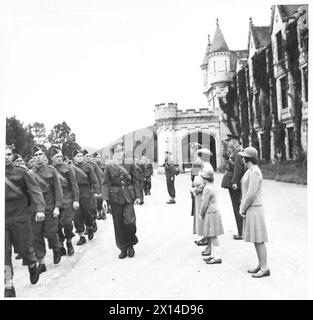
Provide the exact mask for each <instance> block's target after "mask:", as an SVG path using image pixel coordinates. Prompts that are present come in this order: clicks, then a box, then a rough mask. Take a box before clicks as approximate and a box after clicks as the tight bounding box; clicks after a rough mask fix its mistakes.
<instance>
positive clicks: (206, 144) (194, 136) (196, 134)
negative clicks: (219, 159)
mask: <svg viewBox="0 0 313 320" xmlns="http://www.w3.org/2000/svg"><path fill="white" fill-rule="evenodd" d="M192 142H196V143H199V144H201V145H202V147H203V148H207V149H209V150H210V151H211V152H212V156H211V157H210V163H211V165H212V167H213V168H214V170H216V165H217V164H216V141H215V138H214V136H213V135H212V134H210V133H207V132H204V131H201V130H197V131H193V132H190V133H188V134H186V135H185V136H184V137H183V138H182V141H181V150H182V165H183V168H190V167H191V165H192V162H193V160H194V154H193V152H192V149H191V148H190V143H192Z"/></svg>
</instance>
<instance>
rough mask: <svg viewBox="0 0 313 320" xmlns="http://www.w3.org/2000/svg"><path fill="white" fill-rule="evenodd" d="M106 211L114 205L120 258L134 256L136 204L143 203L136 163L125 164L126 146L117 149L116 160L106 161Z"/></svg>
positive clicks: (104, 186)
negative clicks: (109, 206)
mask: <svg viewBox="0 0 313 320" xmlns="http://www.w3.org/2000/svg"><path fill="white" fill-rule="evenodd" d="M102 199H103V203H102V206H103V209H104V211H106V210H107V208H108V202H110V205H111V213H112V218H113V224H114V231H115V240H116V245H117V247H118V248H119V249H120V250H121V253H120V255H119V258H120V259H124V258H126V257H127V256H128V257H130V258H131V257H133V256H134V255H135V250H134V245H135V244H136V243H137V242H138V239H137V236H136V230H137V229H136V215H135V210H134V204H139V203H140V190H139V181H138V177H137V174H136V170H135V166H134V164H133V163H126V162H125V159H124V147H123V146H122V145H118V146H117V147H116V148H115V150H114V161H112V162H111V163H109V164H107V166H106V170H105V173H104V179H103V185H102Z"/></svg>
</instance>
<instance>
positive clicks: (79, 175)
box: [73, 162, 99, 233]
mask: <svg viewBox="0 0 313 320" xmlns="http://www.w3.org/2000/svg"><path fill="white" fill-rule="evenodd" d="M73 168H74V170H75V175H76V180H77V184H78V188H79V209H78V211H77V213H76V215H75V218H74V225H75V229H76V232H77V233H82V232H84V231H85V225H86V227H87V228H92V227H93V221H94V219H93V213H92V208H91V200H90V199H91V193H92V192H93V191H92V190H96V192H99V184H98V179H97V176H96V174H95V172H94V170H93V168H92V167H91V166H90V165H89V164H88V163H85V162H80V163H77V164H75V165H74V166H73ZM93 194H94V193H93Z"/></svg>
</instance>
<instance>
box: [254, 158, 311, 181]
mask: <svg viewBox="0 0 313 320" xmlns="http://www.w3.org/2000/svg"><path fill="white" fill-rule="evenodd" d="M259 167H260V169H261V171H262V174H263V177H264V178H265V179H272V180H275V181H280V182H289V183H297V184H304V185H306V184H307V164H306V162H303V163H297V162H295V161H288V162H282V163H275V164H273V163H271V162H261V163H260V165H259Z"/></svg>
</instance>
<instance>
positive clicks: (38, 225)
mask: <svg viewBox="0 0 313 320" xmlns="http://www.w3.org/2000/svg"><path fill="white" fill-rule="evenodd" d="M32 228H33V234H34V240H33V246H34V249H35V252H36V257H37V258H38V259H41V258H43V257H44V256H45V255H46V245H45V238H47V239H48V245H49V249H53V251H58V250H60V246H61V244H60V240H59V235H58V218H55V217H53V214H52V212H51V211H46V212H45V220H44V221H41V222H36V221H35V217H33V219H32Z"/></svg>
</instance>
